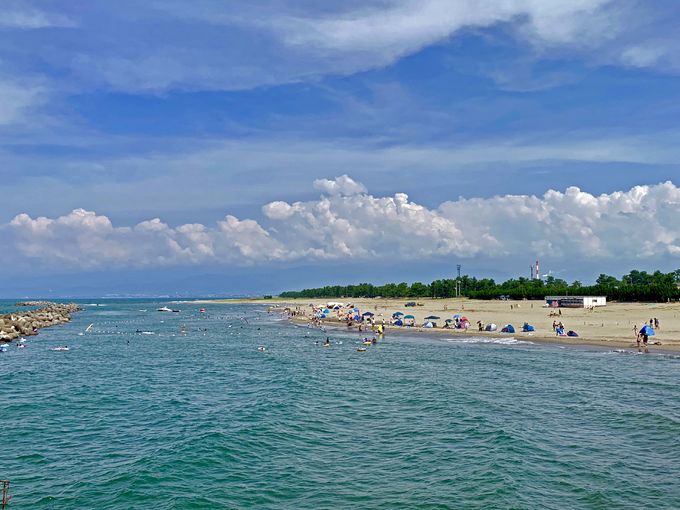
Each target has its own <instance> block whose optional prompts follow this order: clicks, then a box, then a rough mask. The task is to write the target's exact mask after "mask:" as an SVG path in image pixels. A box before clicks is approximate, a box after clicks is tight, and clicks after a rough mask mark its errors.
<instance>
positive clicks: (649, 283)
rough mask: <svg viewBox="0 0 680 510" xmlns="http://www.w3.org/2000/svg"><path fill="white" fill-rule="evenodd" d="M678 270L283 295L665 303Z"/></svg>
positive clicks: (677, 292) (674, 294)
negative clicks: (590, 279)
mask: <svg viewBox="0 0 680 510" xmlns="http://www.w3.org/2000/svg"><path fill="white" fill-rule="evenodd" d="M679 285H680V269H678V270H677V271H673V272H671V273H662V272H661V271H655V272H654V273H647V272H646V271H638V270H633V271H631V272H630V273H628V274H626V275H623V276H622V277H621V278H620V279H617V278H616V277H614V276H610V275H606V274H600V276H598V277H597V280H596V281H595V284H594V285H582V284H581V282H579V281H578V280H577V281H574V282H572V283H567V282H566V281H565V280H562V279H560V278H555V277H553V276H548V277H547V278H546V279H545V280H532V279H530V278H523V277H522V278H511V279H510V280H507V281H505V282H503V283H496V282H495V281H494V280H493V279H491V278H482V279H477V278H475V277H474V276H472V277H471V276H468V275H464V276H461V277H460V278H453V279H442V280H434V281H433V282H431V283H429V284H426V283H421V282H414V283H411V284H410V285H409V284H408V283H406V282H401V283H387V284H385V285H373V284H371V283H359V284H356V285H328V286H325V287H320V288H316V289H304V290H301V291H288V292H282V293H281V294H280V297H283V298H373V297H385V298H425V297H432V298H453V297H456V295H457V294H456V286H458V287H459V289H460V295H462V296H466V297H469V298H471V299H499V298H504V297H507V298H508V299H543V298H544V297H545V296H550V295H555V296H563V295H578V296H607V299H609V300H613V301H648V302H666V301H669V300H671V301H675V300H680V287H679Z"/></svg>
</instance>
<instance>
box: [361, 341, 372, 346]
mask: <svg viewBox="0 0 680 510" xmlns="http://www.w3.org/2000/svg"><path fill="white" fill-rule="evenodd" d="M361 345H373V342H371V341H370V340H366V341H365V342H361Z"/></svg>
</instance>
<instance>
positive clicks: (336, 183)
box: [314, 175, 366, 195]
mask: <svg viewBox="0 0 680 510" xmlns="http://www.w3.org/2000/svg"><path fill="white" fill-rule="evenodd" d="M314 188H315V189H318V190H321V191H323V192H324V193H328V194H329V195H357V194H359V193H366V187H365V186H364V185H363V184H361V183H359V182H356V181H354V180H353V179H352V178H351V177H349V176H347V175H341V176H340V177H336V178H335V179H333V180H330V179H317V180H315V181H314Z"/></svg>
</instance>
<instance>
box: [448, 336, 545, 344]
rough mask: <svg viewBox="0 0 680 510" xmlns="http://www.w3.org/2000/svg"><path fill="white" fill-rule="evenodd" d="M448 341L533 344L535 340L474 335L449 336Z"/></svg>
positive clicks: (460, 342)
mask: <svg viewBox="0 0 680 510" xmlns="http://www.w3.org/2000/svg"><path fill="white" fill-rule="evenodd" d="M446 340H447V341H449V342H451V343H455V344H497V345H533V344H534V342H529V341H527V340H517V339H516V338H514V337H509V338H505V337H503V338H489V337H481V336H473V337H468V338H447V339H446Z"/></svg>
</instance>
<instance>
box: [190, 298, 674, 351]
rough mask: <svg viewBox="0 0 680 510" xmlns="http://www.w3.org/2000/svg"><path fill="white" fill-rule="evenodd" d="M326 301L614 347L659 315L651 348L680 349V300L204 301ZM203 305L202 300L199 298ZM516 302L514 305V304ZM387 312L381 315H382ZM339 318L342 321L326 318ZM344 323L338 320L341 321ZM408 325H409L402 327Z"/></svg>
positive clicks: (629, 343)
mask: <svg viewBox="0 0 680 510" xmlns="http://www.w3.org/2000/svg"><path fill="white" fill-rule="evenodd" d="M325 301H348V302H352V303H353V304H354V305H355V306H357V307H359V309H360V310H361V311H362V312H364V311H371V312H373V313H375V314H376V316H375V319H376V324H379V323H380V322H381V320H382V319H383V317H384V318H385V321H386V322H389V320H390V318H391V316H392V313H393V312H396V311H400V312H403V313H405V314H411V315H414V316H415V317H416V324H417V325H420V324H422V323H423V322H424V318H425V317H426V316H428V315H438V316H440V317H441V319H440V320H438V321H436V322H437V325H438V326H443V325H444V319H447V318H451V317H452V316H453V315H454V314H456V313H459V314H461V315H464V316H466V317H467V318H468V319H469V320H470V323H471V327H470V329H469V330H468V331H467V332H466V331H463V330H450V329H442V328H441V327H438V328H437V329H434V330H432V329H422V331H423V332H427V333H435V332H437V333H445V334H448V335H465V336H472V335H475V336H476V335H480V334H483V335H488V336H514V337H515V338H517V339H523V340H529V341H536V342H550V343H559V344H576V345H605V346H611V347H626V348H630V347H636V343H635V335H634V334H633V326H634V325H637V327H638V329H640V327H641V326H643V325H644V324H645V321H649V319H650V318H654V317H656V318H657V319H659V321H660V326H661V327H660V329H659V330H657V332H656V335H655V336H652V337H650V338H649V341H650V348H653V347H656V348H658V347H659V346H655V345H653V343H654V342H661V344H662V345H661V347H662V349H664V350H673V351H679V350H680V303H609V304H607V306H604V307H598V308H595V309H594V310H586V309H583V308H562V309H561V310H562V316H561V317H549V314H550V313H551V312H553V311H554V310H552V309H548V308H543V301H499V300H492V301H483V300H471V299H418V300H415V299H413V301H417V302H418V303H422V304H423V306H416V307H409V308H406V307H404V304H405V303H406V302H408V301H411V299H396V300H395V299H382V298H379V299H353V300H352V299H350V300H343V299H328V300H324V299H279V298H275V299H246V300H244V299H241V300H228V299H227V300H212V301H204V303H234V304H235V303H258V304H263V305H269V306H274V305H278V306H280V307H285V306H286V305H289V306H293V307H295V306H299V307H300V308H301V309H304V310H307V311H309V305H310V304H315V305H318V304H321V303H323V302H325ZM196 303H197V304H199V303H200V302H196ZM511 305H512V309H511V308H510V307H511ZM380 314H382V316H381V315H380ZM478 320H481V321H482V322H484V323H485V324H488V323H490V322H493V323H494V324H496V325H498V329H499V330H500V329H501V328H502V327H503V326H504V325H506V324H508V323H509V324H512V325H513V326H514V327H515V330H516V333H515V334H514V335H505V334H502V333H479V332H478V331H477V324H476V322H477V321H478ZM553 320H557V321H558V322H559V321H562V323H563V324H564V327H565V331H569V330H570V329H573V330H574V331H576V332H577V333H578V334H579V337H578V338H572V337H557V336H556V335H555V333H554V332H553V330H552V322H553ZM326 322H329V323H331V324H332V323H333V322H335V323H338V321H337V320H335V319H333V320H329V321H326ZM524 322H528V323H529V324H531V325H533V326H534V327H535V328H536V331H535V332H533V333H522V332H521V328H522V324H524ZM338 324H339V323H338ZM400 329H407V328H400ZM407 330H408V331H419V330H420V328H408V329H407Z"/></svg>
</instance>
